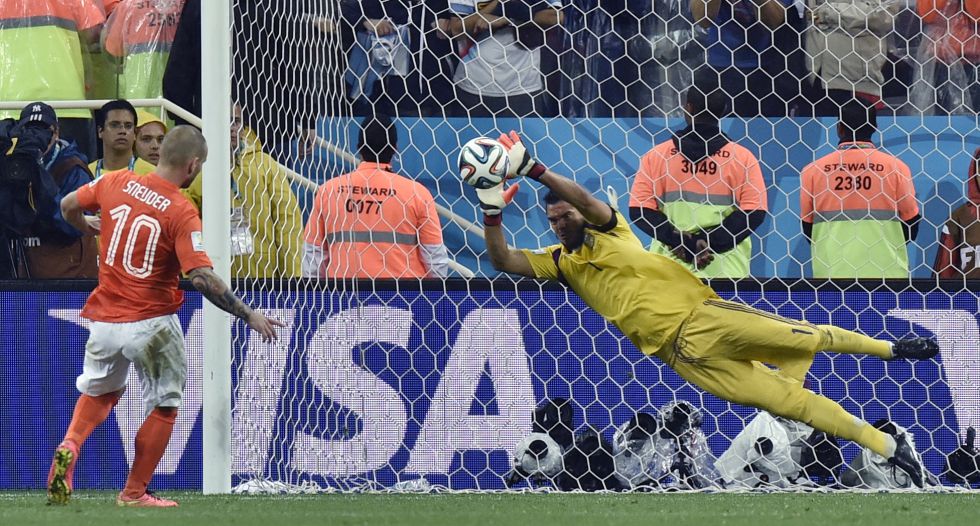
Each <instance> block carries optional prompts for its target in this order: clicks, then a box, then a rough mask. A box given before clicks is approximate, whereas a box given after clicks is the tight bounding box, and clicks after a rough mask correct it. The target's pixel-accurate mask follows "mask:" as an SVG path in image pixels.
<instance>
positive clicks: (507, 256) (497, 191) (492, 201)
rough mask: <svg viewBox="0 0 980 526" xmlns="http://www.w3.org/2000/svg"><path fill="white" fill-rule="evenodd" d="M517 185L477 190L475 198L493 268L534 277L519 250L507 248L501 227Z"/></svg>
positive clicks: (527, 262) (529, 264)
mask: <svg viewBox="0 0 980 526" xmlns="http://www.w3.org/2000/svg"><path fill="white" fill-rule="evenodd" d="M517 189H518V185H516V184H515V185H512V186H511V187H510V188H507V189H506V190H505V189H504V183H500V184H498V185H497V186H494V187H492V188H486V189H479V188H478V189H477V190H476V196H477V197H478V198H479V199H480V209H481V210H483V226H484V229H483V232H484V235H485V236H486V240H487V252H488V253H489V254H490V263H491V264H492V265H493V268H495V269H497V270H499V271H501V272H508V273H510V274H520V275H521V276H528V277H532V278H533V277H534V269H533V268H531V263H530V262H529V261H528V260H527V256H526V255H524V253H523V252H521V251H519V250H514V249H512V248H510V247H509V246H507V240H505V239H504V228H503V226H501V223H502V221H501V219H502V218H501V213H502V212H503V210H504V207H506V206H507V205H508V204H510V202H511V201H512V200H513V199H514V194H516V193H517Z"/></svg>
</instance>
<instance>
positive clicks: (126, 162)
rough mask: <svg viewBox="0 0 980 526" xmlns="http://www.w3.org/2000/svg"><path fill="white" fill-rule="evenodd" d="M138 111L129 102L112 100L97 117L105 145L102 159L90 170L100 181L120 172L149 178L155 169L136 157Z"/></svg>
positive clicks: (90, 167)
mask: <svg viewBox="0 0 980 526" xmlns="http://www.w3.org/2000/svg"><path fill="white" fill-rule="evenodd" d="M136 118H137V116H136V108H133V105H132V104H130V103H129V101H125V100H112V101H109V102H107V103H105V104H103V105H102V108H101V109H100V110H99V111H98V113H97V114H96V116H95V120H96V128H95V129H96V132H97V133H98V136H99V140H101V141H102V154H103V156H102V158H101V159H99V160H97V161H92V163H91V164H89V165H88V169H89V171H90V172H92V175H94V176H95V178H96V179H98V178H100V177H102V176H103V175H105V174H107V173H112V172H115V171H118V170H129V171H131V172H136V173H138V174H140V175H146V174H148V173H151V172H153V171H154V170H155V168H156V167H155V166H154V165H153V164H150V163H148V162H146V161H144V160H143V159H140V158H139V157H137V156H136V154H135V153H134V150H133V148H134V145H135V144H136Z"/></svg>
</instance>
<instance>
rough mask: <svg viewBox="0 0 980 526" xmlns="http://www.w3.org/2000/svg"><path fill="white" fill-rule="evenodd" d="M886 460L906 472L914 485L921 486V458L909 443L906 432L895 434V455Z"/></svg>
mask: <svg viewBox="0 0 980 526" xmlns="http://www.w3.org/2000/svg"><path fill="white" fill-rule="evenodd" d="M888 461H889V462H891V463H892V464H894V465H895V466H896V467H898V468H899V469H901V470H902V471H904V472H905V473H907V474H908V476H909V478H910V479H912V483H913V484H915V485H916V487H919V488H921V487H922V472H923V468H922V459H921V458H919V454H918V453H916V452H915V448H913V447H912V444H911V443H909V436H908V433H901V434H898V435H895V456H893V457H892V458H890V459H888Z"/></svg>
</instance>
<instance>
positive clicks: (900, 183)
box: [800, 142, 919, 223]
mask: <svg viewBox="0 0 980 526" xmlns="http://www.w3.org/2000/svg"><path fill="white" fill-rule="evenodd" d="M800 179H801V187H802V188H801V190H800V218H801V219H802V220H803V221H806V222H807V223H816V222H821V221H834V220H838V219H847V220H862V219H877V220H888V219H902V220H905V221H907V220H909V219H912V218H913V217H915V216H916V215H917V214H918V213H919V204H918V203H917V202H916V200H915V188H914V187H913V186H912V173H911V172H910V171H909V167H908V166H906V165H905V163H903V162H902V161H901V160H899V159H898V158H897V157H894V156H892V155H889V154H887V153H885V152H882V151H880V150H878V149H877V148H875V146H874V145H873V144H872V143H869V142H845V143H842V144H841V145H840V148H839V149H838V150H837V151H836V152H833V153H830V154H827V155H825V156H823V157H821V158H820V159H817V160H816V161H814V162H813V163H811V164H810V165H808V166H807V167H806V168H804V169H803V172H802V173H801V174H800Z"/></svg>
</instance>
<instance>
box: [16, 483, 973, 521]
mask: <svg viewBox="0 0 980 526" xmlns="http://www.w3.org/2000/svg"><path fill="white" fill-rule="evenodd" d="M165 496H167V497H171V498H174V499H176V500H177V501H179V502H180V505H181V507H180V508H179V509H176V510H174V509H171V510H138V509H120V508H116V506H115V501H114V499H115V493H110V492H91V491H82V492H80V493H79V495H77V497H76V498H74V499H73V501H72V502H71V503H70V504H69V505H68V506H47V505H45V499H44V495H43V493H40V492H23V493H2V494H0V524H2V525H9V526H21V525H32V524H54V525H65V526H68V525H71V526H76V525H77V526H86V525H92V526H111V525H115V524H126V525H140V524H147V525H154V526H158V525H161V524H171V525H179V526H197V525H202V526H217V525H220V524H235V525H240V526H250V525H256V526H278V525H286V526H293V525H304V524H329V525H347V524H350V525H354V524H357V525H367V526H375V525H378V526H414V525H420V526H441V525H446V526H466V525H477V524H489V525H498V526H549V525H559V526H573V525H579V524H581V525H588V526H606V525H611V526H628V525H643V526H657V525H663V526H686V525H692V526H693V525H696V526H723V525H743V524H744V525H750V526H763V525H768V524H773V525H779V526H790V525H811V524H812V525H814V526H816V525H819V526H844V525H850V524H860V525H862V526H864V525H873V524H882V525H887V526H901V525H905V524H908V525H915V526H938V525H941V524H971V523H972V524H976V521H977V518H978V517H980V494H941V495H938V494H894V493H893V494H793V493H780V494H767V495H763V494H713V495H703V494H620V495H594V494H593V495H585V494H512V493H508V494H501V493H497V494H441V495H407V494H401V495H393V494H359V495H340V494H331V495H316V496H298V497H270V496H203V495H200V494H196V493H167V494H166V495H165Z"/></svg>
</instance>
